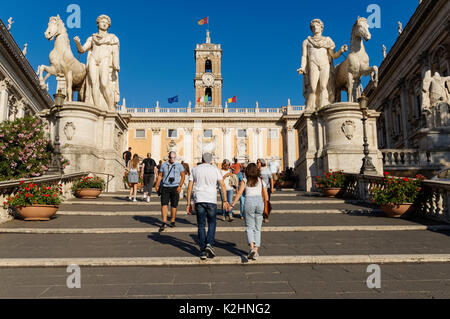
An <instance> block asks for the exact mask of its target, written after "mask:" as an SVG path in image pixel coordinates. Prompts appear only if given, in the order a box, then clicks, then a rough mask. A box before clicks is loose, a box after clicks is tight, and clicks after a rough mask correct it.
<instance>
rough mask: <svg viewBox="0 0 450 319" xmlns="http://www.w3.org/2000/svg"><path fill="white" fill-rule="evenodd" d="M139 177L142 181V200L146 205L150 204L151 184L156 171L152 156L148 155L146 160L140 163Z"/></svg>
mask: <svg viewBox="0 0 450 319" xmlns="http://www.w3.org/2000/svg"><path fill="white" fill-rule="evenodd" d="M142 164H143V165H142V168H141V177H142V179H143V180H144V198H143V200H146V201H147V203H150V197H151V195H152V188H153V183H154V182H155V175H156V174H157V172H158V170H157V168H156V162H155V160H154V159H153V158H152V154H150V153H148V154H147V158H146V159H145V160H143V161H142Z"/></svg>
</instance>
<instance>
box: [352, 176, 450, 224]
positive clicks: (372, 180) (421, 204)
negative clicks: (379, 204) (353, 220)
mask: <svg viewBox="0 0 450 319" xmlns="http://www.w3.org/2000/svg"><path fill="white" fill-rule="evenodd" d="M345 176H346V185H345V191H344V197H347V198H354V199H359V200H363V201H365V202H368V203H371V198H372V189H373V188H374V187H375V186H379V187H380V186H381V187H382V185H383V177H381V176H371V175H360V174H349V173H345ZM422 186H423V190H422V191H421V193H420V195H419V198H418V199H417V201H416V202H415V203H414V204H415V205H416V214H418V215H421V216H423V217H426V218H430V219H434V220H438V221H441V222H446V223H450V182H440V181H429V180H427V181H424V182H423V184H422Z"/></svg>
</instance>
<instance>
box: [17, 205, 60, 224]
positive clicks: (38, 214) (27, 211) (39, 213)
mask: <svg viewBox="0 0 450 319" xmlns="http://www.w3.org/2000/svg"><path fill="white" fill-rule="evenodd" d="M58 209H59V207H58V206H52V205H33V206H24V207H17V211H18V212H19V214H20V216H22V218H23V219H24V220H27V221H30V220H50V218H51V217H52V216H53V215H55V214H56V212H57V211H58Z"/></svg>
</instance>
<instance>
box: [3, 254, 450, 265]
mask: <svg viewBox="0 0 450 319" xmlns="http://www.w3.org/2000/svg"><path fill="white" fill-rule="evenodd" d="M449 262H450V254H397V255H335V256H332V255H328V256H318V255H316V256H314V255H312V256H260V257H259V258H258V259H257V260H248V259H247V258H246V257H245V256H233V257H216V258H214V259H207V260H204V261H203V260H200V259H199V258H198V257H164V258H160V257H135V258H113V257H111V258H3V259H0V267H8V268H10V267H11V268H12V267H14V268H18V267H67V266H69V265H78V266H80V267H133V266H135V267H136V266H146V267H151V266H153V267H156V266H211V265H243V266H245V265H247V266H252V265H283V264H284V265H285V264H297V265H305V264H306V265H336V264H346V265H347V264H365V265H366V264H398V263H403V264H415V263H419V264H422V263H449Z"/></svg>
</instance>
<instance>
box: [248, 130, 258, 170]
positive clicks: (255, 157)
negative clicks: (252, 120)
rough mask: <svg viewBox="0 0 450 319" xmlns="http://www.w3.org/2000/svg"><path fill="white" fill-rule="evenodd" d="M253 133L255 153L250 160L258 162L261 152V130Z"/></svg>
mask: <svg viewBox="0 0 450 319" xmlns="http://www.w3.org/2000/svg"><path fill="white" fill-rule="evenodd" d="M252 133H253V134H252V143H253V152H252V156H251V157H250V160H253V161H255V162H256V160H257V159H258V152H259V145H258V135H259V133H260V129H259V128H254V129H253V132H252Z"/></svg>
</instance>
